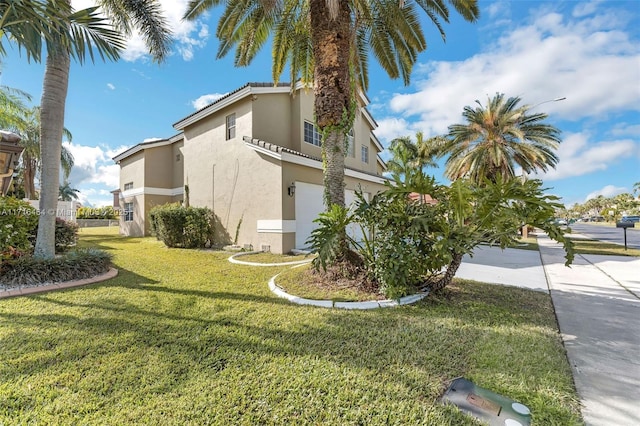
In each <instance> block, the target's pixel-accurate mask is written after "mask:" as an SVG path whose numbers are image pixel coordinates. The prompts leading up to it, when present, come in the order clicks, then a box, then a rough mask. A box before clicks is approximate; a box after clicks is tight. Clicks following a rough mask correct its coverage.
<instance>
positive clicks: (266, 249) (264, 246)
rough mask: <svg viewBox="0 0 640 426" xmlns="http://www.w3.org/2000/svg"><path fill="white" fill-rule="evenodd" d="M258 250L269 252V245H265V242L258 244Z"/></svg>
mask: <svg viewBox="0 0 640 426" xmlns="http://www.w3.org/2000/svg"><path fill="white" fill-rule="evenodd" d="M260 250H262V251H264V252H267V253H271V246H270V245H267V244H263V245H261V246H260Z"/></svg>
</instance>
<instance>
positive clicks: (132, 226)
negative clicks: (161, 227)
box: [120, 195, 147, 237]
mask: <svg viewBox="0 0 640 426" xmlns="http://www.w3.org/2000/svg"><path fill="white" fill-rule="evenodd" d="M120 202H121V205H122V208H123V214H121V215H120V234H122V235H126V236H129V237H142V236H144V235H145V225H146V222H147V220H146V218H145V208H144V205H145V202H144V195H137V196H134V197H125V198H124V199H123V200H120ZM131 202H132V203H133V221H130V222H125V220H124V218H125V217H124V205H125V203H131Z"/></svg>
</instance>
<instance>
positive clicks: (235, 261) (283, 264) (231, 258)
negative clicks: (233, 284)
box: [227, 250, 313, 266]
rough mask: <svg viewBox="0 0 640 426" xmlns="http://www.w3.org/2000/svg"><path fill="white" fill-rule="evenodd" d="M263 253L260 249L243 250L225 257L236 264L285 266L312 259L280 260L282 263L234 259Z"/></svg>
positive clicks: (301, 263) (307, 261)
mask: <svg viewBox="0 0 640 426" xmlns="http://www.w3.org/2000/svg"><path fill="white" fill-rule="evenodd" d="M258 253H263V251H261V250H256V251H245V252H242V253H236V254H234V255H231V256H229V258H228V259H227V260H228V261H229V262H231V263H234V264H236V265H247V266H287V265H304V264H305V263H310V262H312V261H313V259H308V260H296V261H293V262H282V263H258V262H244V261H242V260H238V259H236V257H241V256H248V255H250V254H258Z"/></svg>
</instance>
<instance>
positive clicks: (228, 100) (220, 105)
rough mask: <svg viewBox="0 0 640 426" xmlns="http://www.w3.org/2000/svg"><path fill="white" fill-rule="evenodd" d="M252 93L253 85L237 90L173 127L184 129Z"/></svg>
mask: <svg viewBox="0 0 640 426" xmlns="http://www.w3.org/2000/svg"><path fill="white" fill-rule="evenodd" d="M250 94H251V86H247V87H245V88H244V89H242V90H239V91H237V92H236V93H234V94H233V95H230V96H229V97H227V98H224V99H222V100H220V101H218V102H216V103H213V104H211V105H209V106H208V107H205V108H204V109H201V110H200V111H198V112H196V113H195V114H193V115H191V116H189V117H187V118H184V119H182V120H180V121H178V122H177V123H176V124H174V125H173V127H174V128H175V129H177V130H184V128H185V127H187V126H189V125H191V124H193V123H195V122H197V121H200V120H202V119H203V118H205V117H208V116H210V115H211V114H215V113H216V112H218V111H220V110H221V109H223V108H225V107H227V106H229V105H231V104H233V103H235V102H238V101H239V100H240V99H242V98H245V97H247V96H249V95H250Z"/></svg>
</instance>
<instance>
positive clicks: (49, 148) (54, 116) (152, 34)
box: [34, 0, 171, 258]
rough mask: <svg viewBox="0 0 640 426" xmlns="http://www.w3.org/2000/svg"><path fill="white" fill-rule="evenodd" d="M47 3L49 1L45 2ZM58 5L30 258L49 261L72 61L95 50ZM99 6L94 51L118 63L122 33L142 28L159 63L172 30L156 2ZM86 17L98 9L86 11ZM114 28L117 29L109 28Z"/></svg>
mask: <svg viewBox="0 0 640 426" xmlns="http://www.w3.org/2000/svg"><path fill="white" fill-rule="evenodd" d="M48 1H49V2H51V0H48ZM59 3H62V5H63V7H64V9H65V11H66V16H67V17H68V18H69V24H63V25H60V26H58V27H55V26H53V27H54V30H55V31H56V32H58V33H60V34H59V35H57V37H54V38H53V40H52V41H50V42H49V43H48V44H47V61H46V66H45V76H44V82H43V89H42V100H41V103H40V105H41V128H40V145H41V155H42V159H43V161H42V191H41V194H40V210H41V212H43V214H41V215H40V217H39V222H38V235H37V237H36V246H35V250H34V256H36V257H39V258H50V257H53V256H54V255H55V215H54V214H50V212H55V208H56V205H57V200H58V190H59V188H58V186H59V169H60V155H61V146H62V134H63V128H64V110H65V103H66V98H67V89H68V86H69V69H70V63H71V57H72V56H73V57H74V58H75V59H77V60H78V61H79V62H81V63H82V62H83V60H84V58H85V50H86V51H88V52H89V54H90V56H91V59H93V49H92V47H91V45H90V44H88V43H87V41H86V40H87V39H88V38H89V37H88V36H89V33H86V32H85V33H83V32H80V31H79V30H82V28H83V27H77V26H74V23H75V16H76V15H77V13H74V12H73V9H72V8H71V4H70V0H62V1H59ZM97 3H98V5H99V6H102V7H103V10H102V11H103V12H104V13H106V14H107V16H108V17H109V18H110V20H109V19H107V18H102V19H101V21H100V22H99V23H98V28H97V29H99V30H100V31H101V34H103V36H102V37H100V38H98V41H100V42H102V44H98V43H96V50H97V52H98V53H99V54H100V56H101V57H102V58H103V59H105V58H106V59H111V60H117V59H118V57H119V51H120V50H121V49H122V48H123V43H122V35H127V34H129V33H130V32H131V30H132V28H138V29H140V30H141V32H142V35H143V37H144V38H145V41H146V43H147V47H148V48H149V51H150V52H151V54H152V55H153V57H154V59H155V60H157V61H162V60H163V59H164V58H165V57H166V55H167V54H168V51H169V41H170V34H171V33H170V31H169V29H168V27H167V24H166V21H165V19H164V17H163V16H162V13H161V10H160V5H159V3H157V2H155V1H153V0H99V1H98V2H97ZM89 10H90V13H94V12H96V11H97V8H91V9H89ZM110 25H114V27H115V30H114V29H111V28H110Z"/></svg>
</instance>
